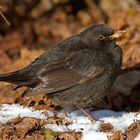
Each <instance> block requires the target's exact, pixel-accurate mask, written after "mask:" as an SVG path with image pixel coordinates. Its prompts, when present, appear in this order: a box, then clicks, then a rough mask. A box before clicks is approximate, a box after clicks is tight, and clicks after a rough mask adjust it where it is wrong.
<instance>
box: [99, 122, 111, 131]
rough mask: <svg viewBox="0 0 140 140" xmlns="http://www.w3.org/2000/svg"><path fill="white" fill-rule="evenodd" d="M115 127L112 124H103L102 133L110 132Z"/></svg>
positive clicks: (101, 126) (101, 125)
mask: <svg viewBox="0 0 140 140" xmlns="http://www.w3.org/2000/svg"><path fill="white" fill-rule="evenodd" d="M113 128H114V127H113V126H112V125H111V124H110V123H101V124H100V131H103V132H110V131H111V130H112V129H113Z"/></svg>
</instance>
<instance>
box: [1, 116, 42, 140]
mask: <svg viewBox="0 0 140 140" xmlns="http://www.w3.org/2000/svg"><path fill="white" fill-rule="evenodd" d="M42 125H43V121H42V120H38V119H35V118H22V119H21V118H16V119H15V120H12V122H9V123H7V124H3V125H2V124H1V126H0V130H1V132H0V138H2V139H3V140H11V139H13V140H18V139H26V140H30V139H36V140H37V138H39V140H44V136H43V135H42V134H41V132H39V130H41V127H42Z"/></svg>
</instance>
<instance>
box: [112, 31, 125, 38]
mask: <svg viewBox="0 0 140 140" xmlns="http://www.w3.org/2000/svg"><path fill="white" fill-rule="evenodd" d="M125 33H126V31H125V30H119V31H115V33H114V34H113V35H111V36H110V39H114V38H119V37H121V36H123V35H124V34H125Z"/></svg>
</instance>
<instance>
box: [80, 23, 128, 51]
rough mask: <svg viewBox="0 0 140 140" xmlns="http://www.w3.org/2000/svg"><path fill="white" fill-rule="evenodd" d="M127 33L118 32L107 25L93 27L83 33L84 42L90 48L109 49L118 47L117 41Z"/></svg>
mask: <svg viewBox="0 0 140 140" xmlns="http://www.w3.org/2000/svg"><path fill="white" fill-rule="evenodd" d="M124 33H125V31H124V30H120V31H116V32H114V30H113V29H112V28H111V27H109V26H108V25H106V24H97V25H92V26H91V27H89V28H88V29H86V30H85V31H83V32H82V33H80V37H81V39H82V41H83V42H84V43H85V44H86V45H87V46H88V47H90V48H99V49H100V48H102V49H103V48H107V47H113V46H116V39H117V38H119V37H121V36H122V35H123V34H124Z"/></svg>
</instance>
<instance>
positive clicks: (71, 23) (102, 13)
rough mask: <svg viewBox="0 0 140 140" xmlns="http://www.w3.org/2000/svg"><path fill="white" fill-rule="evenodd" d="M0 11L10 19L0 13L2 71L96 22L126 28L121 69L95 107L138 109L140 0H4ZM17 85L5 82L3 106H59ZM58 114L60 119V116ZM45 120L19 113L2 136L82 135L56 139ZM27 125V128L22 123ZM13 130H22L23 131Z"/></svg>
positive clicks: (0, 90) (118, 136)
mask: <svg viewBox="0 0 140 140" xmlns="http://www.w3.org/2000/svg"><path fill="white" fill-rule="evenodd" d="M0 12H1V13H3V15H4V16H5V17H6V19H7V20H8V22H9V24H10V25H8V23H7V21H6V20H5V19H4V18H3V17H2V15H1V16H0V73H6V72H10V71H13V70H17V69H20V68H23V67H24V66H26V65H28V64H29V63H30V62H31V61H33V60H34V59H35V58H36V57H37V56H39V55H41V54H42V53H43V52H44V51H46V50H47V49H48V48H49V47H51V46H52V45H53V44H55V43H57V42H59V41H61V40H63V39H65V38H67V37H69V36H72V35H74V34H76V33H79V32H80V31H82V30H83V29H85V28H86V27H88V26H89V25H91V24H93V23H106V24H108V25H110V26H111V27H112V28H113V29H114V30H119V29H125V30H126V31H127V33H126V34H125V36H124V37H123V38H121V39H119V40H118V41H117V43H118V44H119V45H120V46H121V47H122V49H123V64H122V72H121V74H120V76H119V77H118V78H117V80H116V81H115V83H114V85H113V86H112V88H111V90H110V92H109V94H108V96H106V97H105V98H104V99H103V101H102V102H100V103H99V104H97V105H96V106H94V107H93V110H97V109H101V108H108V109H112V110H115V111H122V110H123V111H135V112H138V113H139V109H140V106H139V105H140V1H139V0H123V1H122V0H35V1H31V0H20V1H18V0H0ZM14 88H15V85H11V84H8V83H4V82H0V104H1V105H2V104H4V103H7V104H12V103H19V104H21V105H24V106H32V107H33V108H35V109H44V108H45V109H48V110H56V107H55V106H54V105H53V102H52V101H51V100H50V99H48V97H47V95H46V94H39V95H36V96H33V97H23V95H24V94H25V92H27V90H28V88H27V87H21V88H19V89H16V90H14ZM53 119H54V122H55V120H56V118H53ZM51 121H52V120H51ZM59 121H60V122H61V121H62V120H59ZM43 123H44V122H42V120H38V119H32V118H16V119H14V120H12V121H11V122H9V123H7V124H0V129H1V130H0V139H4V140H6V139H13V140H17V139H25V140H31V139H39V140H44V139H47V140H53V139H55V140H59V139H64V140H65V139H66V138H67V136H68V135H69V139H68V140H80V138H81V134H80V133H76V132H67V133H59V134H57V135H55V137H53V138H52V139H51V138H48V135H47V136H46V135H45V134H44V133H43V132H44V131H45V132H46V131H47V133H48V130H44V129H43V128H42V127H41V126H42V125H43ZM46 123H49V121H48V122H46ZM22 124H23V126H24V127H22V128H20V127H19V126H21V125H22ZM134 126H135V130H134V129H133V128H132V129H131V130H129V131H128V132H127V133H126V135H127V139H128V140H130V139H129V138H131V139H133V138H134V137H135V136H136V134H138V133H139V131H140V127H139V123H138V122H137V123H135V124H134ZM12 129H14V130H16V131H17V132H20V133H18V136H17V134H16V133H14V132H13V130H12ZM31 132H32V135H31V134H30V133H31ZM11 133H12V134H11ZM49 135H50V133H49ZM46 137H47V138H46ZM66 140H67V139H66ZM109 140H122V133H121V132H115V133H114V138H109Z"/></svg>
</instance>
